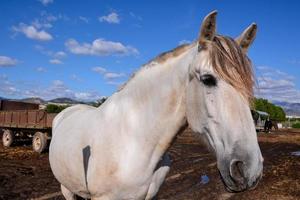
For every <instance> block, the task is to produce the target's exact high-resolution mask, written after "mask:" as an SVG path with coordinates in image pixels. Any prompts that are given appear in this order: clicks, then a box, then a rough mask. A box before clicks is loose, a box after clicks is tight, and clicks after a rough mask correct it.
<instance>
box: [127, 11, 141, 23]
mask: <svg viewBox="0 0 300 200" xmlns="http://www.w3.org/2000/svg"><path fill="white" fill-rule="evenodd" d="M129 15H130V16H131V17H132V18H135V19H137V20H138V21H143V18H142V17H141V16H139V15H136V14H135V13H133V12H129Z"/></svg>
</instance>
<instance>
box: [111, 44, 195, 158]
mask: <svg viewBox="0 0 300 200" xmlns="http://www.w3.org/2000/svg"><path fill="white" fill-rule="evenodd" d="M189 51H191V49H189V50H187V52H184V53H183V54H181V55H179V56H177V57H175V58H170V59H169V60H167V61H165V62H164V63H161V64H157V65H161V66H145V67H144V68H143V69H142V70H141V71H139V72H138V73H137V75H136V76H135V77H134V78H133V79H132V80H130V81H129V82H128V83H127V84H126V86H125V88H123V89H122V90H121V91H119V92H118V93H116V94H114V95H113V96H112V97H111V98H110V99H109V101H108V102H107V103H108V104H107V105H105V107H107V108H108V111H109V110H111V109H112V108H113V110H116V109H117V110H118V115H119V116H122V120H121V119H120V120H121V121H120V123H121V124H124V126H125V125H126V128H127V131H129V132H130V133H129V134H130V137H134V138H138V139H139V144H141V145H145V146H151V147H152V152H154V154H158V155H157V156H159V154H162V153H163V152H165V150H166V149H167V148H168V147H169V145H170V142H171V141H172V139H173V137H174V136H175V135H176V133H177V132H178V130H179V129H180V128H181V127H182V126H183V125H185V124H186V118H185V115H186V110H185V106H186V105H185V89H186V85H187V80H188V67H189V63H191V60H192V58H193V56H192V55H191V54H192V52H189ZM150 65H151V63H150ZM152 65H153V63H152ZM110 106H111V108H109V107H110ZM123 130H124V129H123ZM127 134H128V133H127Z"/></svg>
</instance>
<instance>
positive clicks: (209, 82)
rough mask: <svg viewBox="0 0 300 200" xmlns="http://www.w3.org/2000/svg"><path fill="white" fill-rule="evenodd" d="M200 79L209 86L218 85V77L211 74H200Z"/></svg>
mask: <svg viewBox="0 0 300 200" xmlns="http://www.w3.org/2000/svg"><path fill="white" fill-rule="evenodd" d="M200 81H201V82H202V83H203V84H204V85H206V86H209V87H214V86H216V85H217V79H216V78H215V77H214V76H213V75H211V74H204V75H202V76H200Z"/></svg>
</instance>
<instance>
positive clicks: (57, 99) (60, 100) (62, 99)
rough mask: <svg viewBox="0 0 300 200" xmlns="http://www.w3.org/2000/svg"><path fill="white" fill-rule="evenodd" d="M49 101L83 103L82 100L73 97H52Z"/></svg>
mask: <svg viewBox="0 0 300 200" xmlns="http://www.w3.org/2000/svg"><path fill="white" fill-rule="evenodd" d="M48 102H52V103H66V104H79V103H82V102H80V101H77V100H74V99H71V98H56V99H52V100H50V101H48Z"/></svg>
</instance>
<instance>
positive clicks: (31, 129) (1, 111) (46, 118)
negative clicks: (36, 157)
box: [0, 100, 56, 153]
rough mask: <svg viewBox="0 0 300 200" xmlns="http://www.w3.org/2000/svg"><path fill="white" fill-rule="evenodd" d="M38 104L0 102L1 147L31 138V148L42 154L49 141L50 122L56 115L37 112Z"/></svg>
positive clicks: (42, 111)
mask: <svg viewBox="0 0 300 200" xmlns="http://www.w3.org/2000/svg"><path fill="white" fill-rule="evenodd" d="M38 108H39V106H38V104H31V103H23V102H17V101H3V100H2V101H0V131H1V130H2V132H3V134H2V143H3V146H5V147H9V146H11V145H12V143H13V142H14V141H17V140H20V139H24V138H32V147H33V150H34V151H36V152H39V153H41V152H43V151H44V150H45V148H46V147H47V143H48V140H49V139H51V128H52V121H53V119H54V117H55V116H56V114H54V113H53V114H52V113H47V112H46V111H45V110H38Z"/></svg>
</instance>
